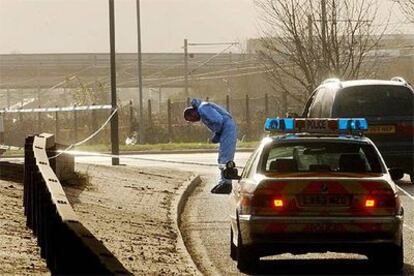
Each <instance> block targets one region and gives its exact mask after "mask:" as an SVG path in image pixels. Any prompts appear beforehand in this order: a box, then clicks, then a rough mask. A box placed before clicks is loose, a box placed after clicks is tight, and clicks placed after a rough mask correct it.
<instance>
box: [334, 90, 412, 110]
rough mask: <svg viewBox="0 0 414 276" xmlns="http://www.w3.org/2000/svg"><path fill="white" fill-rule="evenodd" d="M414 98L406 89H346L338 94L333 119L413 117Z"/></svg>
mask: <svg viewBox="0 0 414 276" xmlns="http://www.w3.org/2000/svg"><path fill="white" fill-rule="evenodd" d="M413 106H414V96H413V93H412V92H411V90H410V89H409V88H407V87H402V86H393V85H369V86H354V87H347V88H344V89H342V90H341V91H339V92H338V94H337V96H336V98H335V102H334V106H333V110H332V115H333V116H334V117H382V116H411V117H412V116H413V115H414V111H413V109H414V108H413Z"/></svg>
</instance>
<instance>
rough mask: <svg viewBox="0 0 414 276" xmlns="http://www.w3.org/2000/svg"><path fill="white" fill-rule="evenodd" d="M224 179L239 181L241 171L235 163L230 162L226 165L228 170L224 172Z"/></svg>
mask: <svg viewBox="0 0 414 276" xmlns="http://www.w3.org/2000/svg"><path fill="white" fill-rule="evenodd" d="M223 177H224V178H226V179H233V180H239V179H240V178H241V176H239V171H238V170H237V168H236V164H235V163H234V162H233V161H229V162H227V164H226V168H225V169H224V170H223Z"/></svg>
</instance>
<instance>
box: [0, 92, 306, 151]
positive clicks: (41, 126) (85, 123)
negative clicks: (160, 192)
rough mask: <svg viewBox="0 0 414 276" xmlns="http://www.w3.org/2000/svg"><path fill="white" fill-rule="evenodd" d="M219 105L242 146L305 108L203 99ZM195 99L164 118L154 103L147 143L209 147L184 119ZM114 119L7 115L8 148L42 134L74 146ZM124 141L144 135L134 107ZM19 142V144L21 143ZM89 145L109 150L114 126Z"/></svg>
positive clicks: (122, 124)
mask: <svg viewBox="0 0 414 276" xmlns="http://www.w3.org/2000/svg"><path fill="white" fill-rule="evenodd" d="M203 100H206V101H211V102H215V103H217V104H219V105H221V106H223V107H225V108H226V109H228V110H229V111H230V113H231V114H232V116H233V118H234V119H235V121H236V123H237V126H238V133H239V134H238V138H239V139H240V140H256V139H259V138H260V137H262V136H263V123H264V120H265V118H266V117H275V116H284V115H285V114H283V113H284V111H286V110H287V111H288V112H296V113H300V112H301V109H302V105H301V104H300V103H297V104H292V103H290V105H289V106H287V108H286V106H284V104H283V103H282V102H281V101H280V98H279V97H277V96H273V95H265V96H263V97H257V98H253V97H250V96H249V95H246V96H245V97H244V98H232V97H230V96H226V95H224V96H223V97H222V98H214V99H203ZM189 103H190V99H189V98H188V99H183V100H167V101H166V102H163V103H162V104H161V107H162V108H161V110H160V111H159V112H153V111H152V109H151V101H148V104H147V105H146V109H145V110H144V112H143V114H144V121H143V122H141V123H143V127H144V135H143V137H144V143H149V144H156V143H169V142H207V141H208V139H209V137H210V136H211V133H210V132H209V131H208V129H207V128H206V127H204V126H203V125H201V124H200V123H195V124H191V123H188V122H186V121H184V119H183V110H184V109H185V108H186V107H187V106H189ZM109 115H110V111H109V110H92V111H91V110H89V111H76V112H43V113H6V114H4V115H3V117H4V128H5V135H4V142H5V144H9V145H16V146H21V145H23V143H24V137H26V136H29V135H33V134H36V133H41V132H48V133H54V134H55V135H56V140H57V142H58V143H61V144H72V143H75V142H77V141H79V140H82V139H84V138H85V137H87V136H89V135H90V134H91V133H93V132H94V131H96V130H97V129H98V128H99V127H100V126H101V125H102V124H103V123H104V122H105V121H106V120H107V118H108V116H109ZM118 115H119V136H120V142H121V143H123V142H124V141H125V139H126V138H127V137H128V136H131V135H132V133H133V132H134V131H136V132H139V130H140V126H139V123H140V122H139V110H138V108H137V107H136V104H134V103H133V102H132V101H131V102H130V103H129V104H126V105H123V106H120V107H119V109H118ZM19 139H20V140H19ZM88 143H89V144H109V143H110V125H108V126H106V127H105V128H104V129H103V130H102V131H101V133H99V134H98V135H97V136H96V137H95V138H93V139H92V140H91V141H89V142H88Z"/></svg>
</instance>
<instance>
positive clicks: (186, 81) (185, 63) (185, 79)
mask: <svg viewBox="0 0 414 276" xmlns="http://www.w3.org/2000/svg"><path fill="white" fill-rule="evenodd" d="M184 91H185V96H186V97H188V96H189V93H188V41H187V39H184Z"/></svg>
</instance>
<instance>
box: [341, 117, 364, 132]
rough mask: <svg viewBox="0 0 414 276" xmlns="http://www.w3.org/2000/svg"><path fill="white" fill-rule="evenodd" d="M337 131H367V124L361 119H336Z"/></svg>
mask: <svg viewBox="0 0 414 276" xmlns="http://www.w3.org/2000/svg"><path fill="white" fill-rule="evenodd" d="M338 130H351V131H352V130H361V131H364V130H368V122H367V120H366V119H363V118H346V119H345V118H341V119H338Z"/></svg>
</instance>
